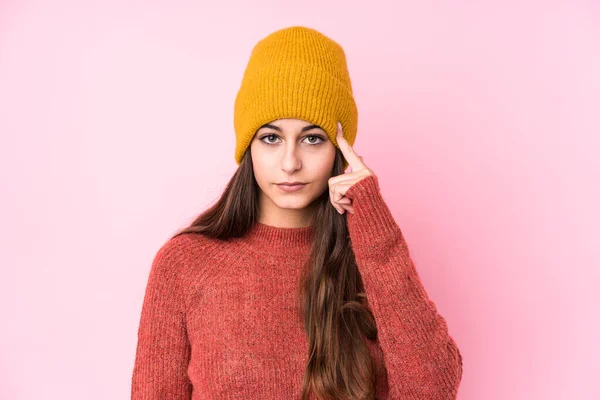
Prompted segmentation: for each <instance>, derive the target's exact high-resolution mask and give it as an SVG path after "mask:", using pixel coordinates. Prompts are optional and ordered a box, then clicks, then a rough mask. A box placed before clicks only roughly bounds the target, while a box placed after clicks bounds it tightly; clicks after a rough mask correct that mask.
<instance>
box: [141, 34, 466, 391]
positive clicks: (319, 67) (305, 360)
mask: <svg viewBox="0 0 600 400" xmlns="http://www.w3.org/2000/svg"><path fill="white" fill-rule="evenodd" d="M234 125H235V131H236V139H237V140H236V156H235V158H236V162H237V163H238V165H239V168H238V170H237V171H236V172H235V174H234V176H233V178H232V179H231V181H230V182H229V184H228V185H227V187H226V189H225V191H224V193H223V195H222V196H221V198H220V199H219V200H218V201H217V202H216V204H214V205H213V206H212V207H210V208H209V209H208V210H206V211H205V212H203V213H202V214H201V215H200V216H198V218H197V219H196V220H195V221H194V222H193V223H192V224H191V225H190V226H189V227H187V228H185V229H183V230H181V231H180V232H178V233H177V234H175V235H174V236H173V237H172V238H170V239H169V240H168V241H167V242H166V243H165V244H164V245H163V246H162V247H161V248H160V249H159V251H158V252H157V254H156V256H155V258H154V261H153V263H152V267H151V271H150V275H149V279H148V283H147V288H146V293H145V298H144V302H143V308H142V313H141V318H140V326H139V332H138V344H137V352H136V359H135V366H134V370H133V377H132V399H134V400H142V399H146V400H148V399H286V400H288V399H420V400H423V399H431V400H434V399H435V400H441V399H455V398H456V395H457V391H458V387H459V384H460V381H461V378H462V357H461V354H460V351H459V349H458V347H457V345H456V343H455V341H454V340H453V338H452V337H451V336H450V335H449V332H448V327H447V325H446V322H445V320H444V318H443V317H442V316H440V315H439V314H438V312H437V309H436V306H435V304H434V303H433V302H432V301H431V300H430V299H429V298H428V296H427V293H426V291H425V289H424V287H423V285H422V283H421V281H420V279H419V275H418V273H417V271H416V269H415V266H414V264H413V262H412V260H411V257H410V254H409V250H408V247H407V244H406V241H405V240H404V237H403V235H402V232H401V230H400V228H399V226H398V225H397V223H396V222H395V220H394V218H393V216H392V213H391V212H390V210H389V208H388V207H387V205H386V203H385V201H384V199H383V197H382V195H381V191H380V188H379V183H378V179H377V177H376V175H375V174H374V173H373V171H372V170H371V169H370V168H368V167H367V166H366V165H365V163H364V162H363V160H362V157H360V156H358V155H357V154H356V153H355V152H354V150H353V149H352V144H353V142H354V139H355V136H356V130H357V129H356V127H357V110H356V105H355V103H354V100H353V98H352V89H351V84H350V79H349V76H348V71H347V66H346V60H345V55H344V52H343V50H342V48H341V47H340V46H339V45H338V44H337V43H336V42H334V41H333V40H331V39H330V38H328V37H326V36H325V35H323V34H321V33H319V32H317V31H316V30H314V29H310V28H306V27H300V26H294V27H290V28H286V29H282V30H279V31H277V32H274V33H272V34H271V35H269V36H267V37H266V38H264V39H263V40H261V41H260V42H259V43H258V44H257V45H256V46H255V48H254V50H253V52H252V55H251V58H250V61H249V63H248V67H247V69H246V72H245V74H244V79H243V81H242V85H241V88H240V91H239V92H238V95H237V97H236V103H235V113H234ZM348 166H349V167H350V170H349V171H347V172H346V170H347V167H348Z"/></svg>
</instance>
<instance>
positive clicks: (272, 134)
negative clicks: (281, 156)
mask: <svg viewBox="0 0 600 400" xmlns="http://www.w3.org/2000/svg"><path fill="white" fill-rule="evenodd" d="M270 137H274V138H277V137H278V136H277V135H275V134H274V133H271V134H269V135H265V136H263V137H261V138H260V140H261V141H263V142H265V143H267V144H270V143H273V142H270V141H265V138H270Z"/></svg>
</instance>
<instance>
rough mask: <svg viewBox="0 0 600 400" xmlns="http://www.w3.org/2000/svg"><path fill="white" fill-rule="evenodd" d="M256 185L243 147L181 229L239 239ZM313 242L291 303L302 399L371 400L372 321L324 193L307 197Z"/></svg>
mask: <svg viewBox="0 0 600 400" xmlns="http://www.w3.org/2000/svg"><path fill="white" fill-rule="evenodd" d="M343 166H344V164H343V156H342V153H341V152H340V150H339V149H337V148H336V156H335V161H334V166H333V171H332V176H336V175H339V174H342V173H343V172H344V170H343ZM259 191H260V188H259V187H258V184H257V183H256V179H255V178H254V172H253V168H252V158H251V152H250V148H248V150H247V151H246V153H245V154H244V157H243V158H242V161H241V163H240V166H239V168H238V169H237V171H236V172H235V174H234V175H233V177H232V178H231V180H230V181H229V183H228V184H227V186H226V188H225V190H224V192H223V194H222V195H221V197H220V198H219V199H218V200H217V202H216V203H215V204H214V205H213V206H211V207H210V208H209V209H207V210H206V211H204V212H203V213H202V214H200V216H198V217H197V218H196V220H195V221H193V222H192V224H191V225H190V226H188V227H186V228H184V229H182V230H180V231H179V232H177V233H176V234H175V235H174V237H175V236H178V235H181V234H183V233H201V234H204V235H206V236H208V237H212V238H217V239H225V240H226V239H229V238H233V237H241V236H244V234H245V233H246V232H247V231H248V230H249V229H250V228H251V227H252V225H253V224H254V222H255V221H256V219H257V214H258V210H259V208H258V206H259V204H258V199H259V193H260V192H259ZM315 201H316V202H318V206H317V207H316V212H315V213H314V215H313V226H314V240H313V244H312V250H311V253H310V256H309V258H308V261H307V262H308V265H307V266H306V269H305V271H306V272H305V274H304V275H303V276H302V277H301V279H300V286H299V288H298V290H299V296H298V298H299V301H300V307H301V312H302V316H303V320H304V330H305V332H306V336H307V340H308V349H309V354H308V362H307V364H306V369H305V373H304V380H303V385H302V386H303V387H302V397H301V398H302V400H307V399H308V398H309V392H310V391H312V392H313V393H314V395H316V397H317V398H319V399H323V400H329V399H344V400H346V399H347V400H350V399H361V400H362V399H376V398H377V397H376V389H375V380H376V378H375V365H374V364H373V359H372V357H371V355H370V353H369V350H368V347H367V344H366V342H365V340H364V338H363V335H364V337H366V338H367V339H369V340H374V339H376V337H377V327H376V324H375V319H374V316H373V313H372V311H371V310H370V309H369V307H368V303H367V298H366V296H365V293H364V287H363V282H362V279H361V276H360V273H359V271H358V268H357V265H356V261H355V258H354V252H353V251H352V247H351V243H350V237H349V231H348V225H347V223H346V213H344V214H343V215H341V214H339V213H338V212H337V211H336V210H335V208H334V207H333V206H332V205H331V204H330V201H329V191H328V190H325V191H324V193H323V194H322V195H321V196H320V197H319V198H318V199H316V200H315Z"/></svg>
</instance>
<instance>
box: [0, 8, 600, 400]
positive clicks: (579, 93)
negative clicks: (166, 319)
mask: <svg viewBox="0 0 600 400" xmlns="http://www.w3.org/2000/svg"><path fill="white" fill-rule="evenodd" d="M201 3H204V4H201ZM0 4H1V5H0V133H1V140H2V142H1V144H0V163H1V165H0V167H1V175H0V176H1V182H0V183H1V188H2V192H1V193H2V196H1V201H2V207H1V208H0V220H1V221H2V222H1V223H0V226H1V235H2V236H1V237H0V239H1V243H2V251H1V252H0V265H1V272H0V273H1V275H0V311H1V313H2V314H1V315H2V328H1V329H0V354H1V357H0V376H1V377H2V378H1V379H0V398H2V399H7V400H9V399H10V400H13V399H14V400H17V399H39V398H44V399H61V400H67V399H89V400H95V399H126V398H129V390H130V382H131V381H130V380H131V373H132V368H133V359H134V355H135V346H136V342H137V337H136V335H137V328H138V323H139V313H140V310H141V304H142V298H143V294H144V289H145V284H146V279H147V274H148V272H149V268H150V263H151V260H152V258H153V256H154V254H155V253H156V251H157V250H158V247H159V246H160V245H161V244H162V243H163V242H164V241H165V240H166V239H167V238H168V237H169V236H170V235H171V234H172V233H173V232H174V231H175V230H176V229H178V228H180V227H183V226H184V225H186V224H188V223H189V222H191V220H192V219H193V218H194V217H195V216H196V215H197V214H198V213H199V212H201V211H202V210H203V209H205V207H207V206H208V205H209V203H211V202H212V201H214V200H216V198H217V196H218V195H219V194H220V193H221V191H222V190H223V189H224V185H225V183H226V181H227V180H228V179H229V177H231V175H232V174H233V172H234V170H235V169H236V168H237V165H236V164H235V161H234V133H233V120H232V118H233V101H234V97H235V95H236V92H237V89H238V86H239V83H240V81H241V77H242V73H243V70H244V68H245V65H246V62H247V59H248V57H249V54H250V51H251V49H252V46H253V45H254V44H255V43H256V42H257V41H258V40H259V39H261V38H262V37H264V36H266V35H267V34H269V33H271V32H272V31H274V30H276V29H280V28H283V27H286V26H290V25H295V24H300V25H306V26H310V27H313V28H316V29H318V30H321V31H322V32H323V33H325V34H327V35H329V36H330V37H332V38H333V39H335V40H336V41H338V42H339V43H340V44H341V45H342V46H343V47H344V49H345V50H346V54H347V58H348V64H349V68H350V73H351V77H352V79H353V85H354V89H355V96H356V101H357V104H358V108H359V131H358V137H357V141H356V143H355V146H354V148H355V150H356V151H357V153H359V155H362V156H363V157H364V161H365V163H366V164H367V165H368V166H369V167H370V168H372V169H373V170H374V171H375V173H376V174H377V175H378V176H379V178H380V182H381V186H382V192H383V194H384V197H385V198H386V200H387V202H388V204H389V206H390V208H391V209H392V210H393V213H394V214H395V217H396V218H397V221H398V223H399V225H400V226H401V228H402V229H403V231H404V233H405V236H406V237H407V240H408V242H409V246H410V248H411V252H412V255H413V258H414V260H415V262H416V264H417V267H418V270H419V273H420V275H421V278H422V280H423V283H424V285H425V287H426V289H427V291H428V293H429V295H430V297H431V299H432V300H433V301H434V302H435V303H436V305H437V307H438V310H439V311H440V313H441V314H442V315H443V316H444V317H445V318H446V320H447V322H448V326H449V329H450V331H451V334H452V336H453V337H454V338H455V340H456V341H457V343H458V345H459V347H460V349H461V353H462V354H463V358H464V375H463V380H462V384H461V388H460V391H459V398H460V399H463V400H467V399H469V400H476V399H477V400H479V399H486V400H507V399H511V400H514V399H518V400H521V399H523V400H525V399H528V400H529V399H544V400H547V399H579V400H583V399H585V400H587V399H598V398H600V389H599V386H598V384H597V382H598V380H597V378H598V361H599V359H600V323H599V322H598V316H599V315H600V312H599V311H598V307H599V305H600V295H599V294H598V293H599V291H598V287H599V284H600V267H599V264H600V250H599V248H600V246H599V244H598V239H599V230H598V226H599V222H600V221H599V219H600V218H599V216H600V213H599V212H598V205H599V204H600V188H599V186H600V185H599V183H598V182H599V181H600V179H599V177H600V174H599V172H600V162H599V161H598V155H597V153H598V148H599V144H600V143H599V139H598V135H599V133H600V73H599V71H600V7H599V6H598V3H594V2H592V1H560V2H556V1H535V2H534V1H503V2H499V1H498V2H468V1H462V2H456V1H453V2H450V1H419V2H413V1H410V2H409V1H386V2H384V1H369V2H366V3H365V2H362V1H361V2H358V1H356V2H351V1H350V2H349V1H347V0H346V1H329V2H323V1H303V2H287V1H278V2H276V1H256V0H255V1H252V2H245V1H236V2H228V1H221V2H219V3H217V2H213V3H212V4H208V3H207V2H192V1H188V2H184V1H151V2H124V1H98V2H90V1H87V2H83V1H65V0H55V1H52V2H42V1H38V2H32V1H16V0H15V1H8V2H6V1H4V2H2V3H0ZM367 4H368V6H367Z"/></svg>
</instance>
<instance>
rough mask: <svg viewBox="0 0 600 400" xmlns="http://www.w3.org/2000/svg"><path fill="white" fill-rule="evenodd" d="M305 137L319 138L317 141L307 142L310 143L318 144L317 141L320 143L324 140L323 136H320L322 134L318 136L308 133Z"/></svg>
mask: <svg viewBox="0 0 600 400" xmlns="http://www.w3.org/2000/svg"><path fill="white" fill-rule="evenodd" d="M306 138H307V139H308V138H313V139H317V140H320V142H319V141H317V142H314V141H309V143H310V144H319V143H322V142H324V141H325V139H323V137H322V136H320V135H308V136H307V137H306Z"/></svg>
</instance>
